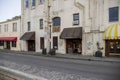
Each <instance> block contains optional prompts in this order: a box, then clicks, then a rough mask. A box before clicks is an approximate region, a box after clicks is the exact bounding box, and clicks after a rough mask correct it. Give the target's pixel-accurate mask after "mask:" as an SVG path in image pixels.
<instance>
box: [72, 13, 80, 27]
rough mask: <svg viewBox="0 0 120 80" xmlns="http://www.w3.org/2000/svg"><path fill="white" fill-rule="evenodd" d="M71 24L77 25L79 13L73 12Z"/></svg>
mask: <svg viewBox="0 0 120 80" xmlns="http://www.w3.org/2000/svg"><path fill="white" fill-rule="evenodd" d="M73 25H79V13H76V14H73Z"/></svg>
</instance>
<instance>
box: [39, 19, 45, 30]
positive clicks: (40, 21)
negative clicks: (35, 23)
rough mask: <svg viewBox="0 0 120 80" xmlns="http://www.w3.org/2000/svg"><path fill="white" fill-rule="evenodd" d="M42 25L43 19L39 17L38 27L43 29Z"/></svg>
mask: <svg viewBox="0 0 120 80" xmlns="http://www.w3.org/2000/svg"><path fill="white" fill-rule="evenodd" d="M43 25H44V23H43V19H39V26H40V29H43Z"/></svg>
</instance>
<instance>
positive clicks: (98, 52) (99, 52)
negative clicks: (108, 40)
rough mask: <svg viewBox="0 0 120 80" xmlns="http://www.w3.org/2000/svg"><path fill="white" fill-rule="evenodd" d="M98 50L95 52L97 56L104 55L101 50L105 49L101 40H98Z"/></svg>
mask: <svg viewBox="0 0 120 80" xmlns="http://www.w3.org/2000/svg"><path fill="white" fill-rule="evenodd" d="M96 45H97V49H98V50H97V51H96V52H95V57H102V51H101V50H103V47H100V43H99V42H97V44H96Z"/></svg>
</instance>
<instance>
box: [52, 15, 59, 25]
mask: <svg viewBox="0 0 120 80" xmlns="http://www.w3.org/2000/svg"><path fill="white" fill-rule="evenodd" d="M52 22H53V26H60V25H61V19H60V17H55V18H53V20H52Z"/></svg>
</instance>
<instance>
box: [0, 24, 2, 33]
mask: <svg viewBox="0 0 120 80" xmlns="http://www.w3.org/2000/svg"><path fill="white" fill-rule="evenodd" d="M1 32H2V30H1V25H0V33H1Z"/></svg>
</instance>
